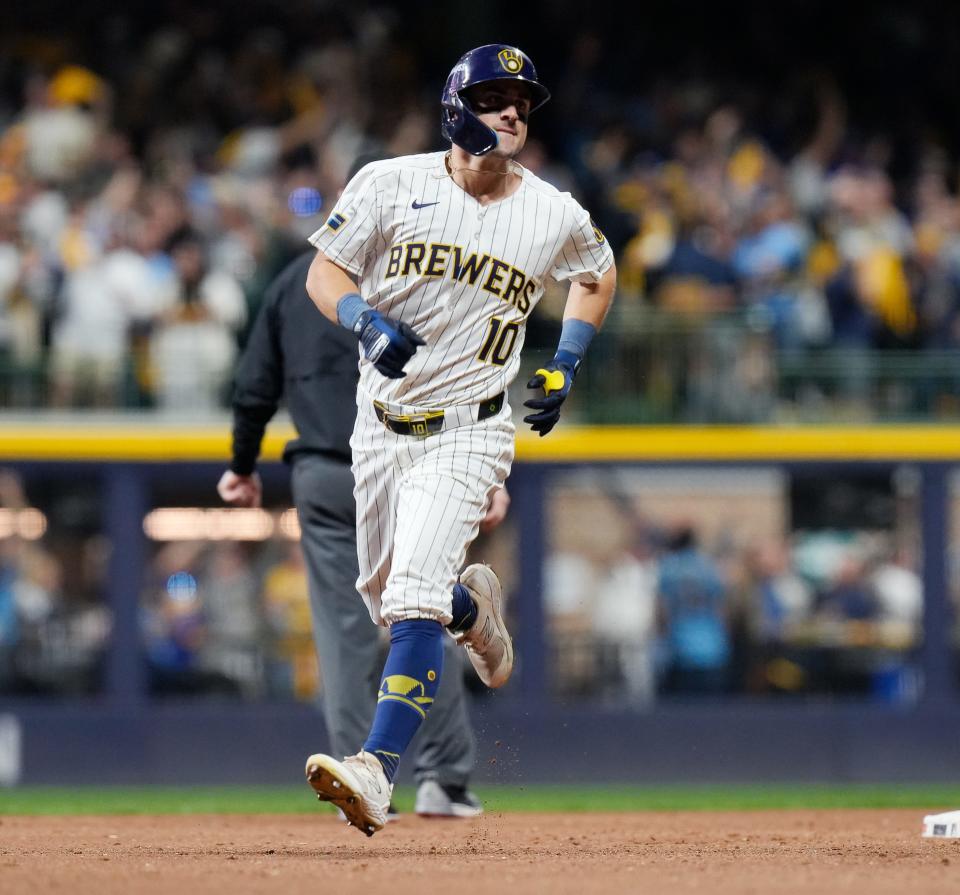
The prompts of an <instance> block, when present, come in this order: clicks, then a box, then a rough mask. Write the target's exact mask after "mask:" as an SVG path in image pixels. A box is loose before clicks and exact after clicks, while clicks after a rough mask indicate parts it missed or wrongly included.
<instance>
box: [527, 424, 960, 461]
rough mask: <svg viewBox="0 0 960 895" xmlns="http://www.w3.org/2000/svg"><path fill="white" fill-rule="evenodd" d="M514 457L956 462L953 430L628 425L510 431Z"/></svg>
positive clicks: (958, 434)
mask: <svg viewBox="0 0 960 895" xmlns="http://www.w3.org/2000/svg"><path fill="white" fill-rule="evenodd" d="M517 459H518V460H527V461H533V462H542V463H550V462H554V463H559V462H570V461H585V460H648V461H669V460H694V461H696V460H700V461H716V460H733V461H736V460H958V459H960V428H958V427H954V426H951V427H934V426H896V427H886V426H871V427H842V426H833V427H825V428H812V427H811V428H803V429H799V428H797V429H794V428H776V427H770V428H768V427H729V426H716V427H713V426H682V427H681V426H669V427H666V426H652V427H642V426H632V427H594V428H576V429H574V428H568V429H562V430H558V431H554V432H552V433H551V434H550V435H548V436H547V437H546V438H539V437H538V436H536V435H533V434H527V433H518V436H517Z"/></svg>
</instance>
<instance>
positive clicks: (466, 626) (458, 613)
mask: <svg viewBox="0 0 960 895" xmlns="http://www.w3.org/2000/svg"><path fill="white" fill-rule="evenodd" d="M476 620H477V604H476V603H474V602H473V600H472V599H471V598H470V594H469V593H468V592H467V589H466V588H465V587H464V586H463V585H462V584H455V585H454V586H453V621H452V622H450V624H449V625H447V627H448V628H449V629H450V630H451V631H453V633H454V634H459V633H460V632H461V631H469V630H470V629H471V628H472V627H473V623H474V622H475V621H476Z"/></svg>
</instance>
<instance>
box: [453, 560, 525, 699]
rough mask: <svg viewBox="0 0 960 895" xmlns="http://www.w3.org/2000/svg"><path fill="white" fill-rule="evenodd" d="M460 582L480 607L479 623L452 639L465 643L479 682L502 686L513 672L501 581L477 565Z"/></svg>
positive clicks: (511, 651) (491, 571)
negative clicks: (504, 617)
mask: <svg viewBox="0 0 960 895" xmlns="http://www.w3.org/2000/svg"><path fill="white" fill-rule="evenodd" d="M460 583H461V584H462V585H463V586H464V587H465V588H466V589H467V591H468V592H469V594H470V597H471V598H472V600H473V602H474V603H476V604H477V620H476V621H475V622H474V623H473V627H471V628H470V629H469V630H468V631H462V632H460V633H458V634H453V635H452V636H453V639H454V640H456V641H457V642H458V643H461V644H463V646H464V648H465V649H466V651H467V655H468V656H469V657H470V662H471V663H472V665H473V667H474V668H475V669H476V670H477V674H478V675H480V680H482V681H483V682H484V683H485V684H486V685H487V686H488V687H502V686H503V685H504V684H505V683H506V682H507V681H508V680H509V678H510V674H511V672H512V671H513V641H512V640H511V639H510V633H509V631H507V626H506V625H505V624H504V622H503V612H502V608H501V605H502V598H501V588H500V579H499V578H497V576H496V573H495V572H494V571H493V569H491V568H490V566H486V565H483V564H482V563H474V564H473V565H472V566H467V567H466V568H465V569H464V570H463V572H462V573H461V575H460Z"/></svg>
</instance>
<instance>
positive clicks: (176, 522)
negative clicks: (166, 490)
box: [143, 507, 300, 541]
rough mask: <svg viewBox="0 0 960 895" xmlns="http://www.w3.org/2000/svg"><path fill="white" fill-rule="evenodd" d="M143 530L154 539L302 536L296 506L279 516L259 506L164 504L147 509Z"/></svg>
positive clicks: (182, 539)
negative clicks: (204, 506) (170, 505)
mask: <svg viewBox="0 0 960 895" xmlns="http://www.w3.org/2000/svg"><path fill="white" fill-rule="evenodd" d="M291 514H293V515H292V521H291ZM143 530H144V533H145V534H146V536H147V537H148V538H150V540H152V541H268V540H270V538H273V537H277V536H279V537H283V538H286V539H288V540H298V539H299V537H300V527H299V525H297V520H296V511H294V510H287V511H286V512H284V513H283V514H281V515H280V516H279V517H277V516H274V515H273V514H272V513H270V512H268V511H267V510H259V509H258V510H252V509H203V508H201V507H163V508H161V509H156V510H153V511H151V512H150V513H147V515H146V517H145V518H144V520H143Z"/></svg>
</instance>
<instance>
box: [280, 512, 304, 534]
mask: <svg viewBox="0 0 960 895" xmlns="http://www.w3.org/2000/svg"><path fill="white" fill-rule="evenodd" d="M277 527H278V528H279V529H280V534H281V535H282V536H283V537H285V538H287V539H289V540H291V541H299V540H300V520H299V519H298V518H297V511H296V510H286V511H285V512H283V513H281V514H280V521H279V522H278V523H277Z"/></svg>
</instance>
